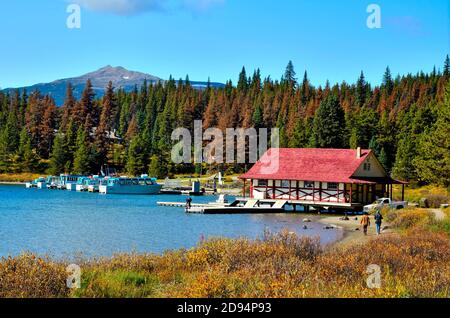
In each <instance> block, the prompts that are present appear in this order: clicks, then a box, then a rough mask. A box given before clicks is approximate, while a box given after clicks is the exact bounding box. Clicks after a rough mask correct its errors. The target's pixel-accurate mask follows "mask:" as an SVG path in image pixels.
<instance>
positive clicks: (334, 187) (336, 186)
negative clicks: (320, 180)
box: [328, 182, 339, 190]
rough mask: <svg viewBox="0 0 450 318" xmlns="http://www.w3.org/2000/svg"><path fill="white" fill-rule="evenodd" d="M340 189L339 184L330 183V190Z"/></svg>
mask: <svg viewBox="0 0 450 318" xmlns="http://www.w3.org/2000/svg"><path fill="white" fill-rule="evenodd" d="M338 188H339V184H337V183H336V182H328V190H337V189H338Z"/></svg>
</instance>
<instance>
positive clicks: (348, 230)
mask: <svg viewBox="0 0 450 318" xmlns="http://www.w3.org/2000/svg"><path fill="white" fill-rule="evenodd" d="M341 218H342V216H326V217H323V218H320V219H319V220H318V221H319V222H321V223H323V224H325V225H329V226H334V227H337V228H341V229H343V231H344V236H343V237H342V238H341V239H340V240H337V241H336V242H334V243H333V244H331V245H332V246H334V247H344V248H347V247H351V246H355V245H360V244H365V243H368V242H369V241H370V240H373V239H375V238H377V237H379V236H378V235H377V234H376V227H375V222H374V220H373V219H371V224H370V226H369V229H368V235H367V236H366V235H364V233H363V230H362V226H361V225H360V223H359V222H360V220H361V216H351V217H349V220H348V221H344V220H342V219H341ZM355 218H357V219H355ZM384 226H388V224H387V223H386V222H385V223H383V227H384ZM357 229H358V230H357ZM393 233H394V232H393V231H392V230H390V229H386V230H384V231H381V234H380V236H383V235H389V234H393Z"/></svg>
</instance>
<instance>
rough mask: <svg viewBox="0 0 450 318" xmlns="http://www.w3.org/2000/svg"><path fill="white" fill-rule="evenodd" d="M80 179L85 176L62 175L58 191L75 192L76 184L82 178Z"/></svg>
mask: <svg viewBox="0 0 450 318" xmlns="http://www.w3.org/2000/svg"><path fill="white" fill-rule="evenodd" d="M80 177H83V176H77V175H65V174H63V175H61V176H60V177H59V185H58V189H62V190H69V191H75V190H76V184H77V182H78V178H80Z"/></svg>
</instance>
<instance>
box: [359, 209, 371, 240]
mask: <svg viewBox="0 0 450 318" xmlns="http://www.w3.org/2000/svg"><path fill="white" fill-rule="evenodd" d="M361 225H362V226H363V229H364V235H367V229H368V228H369V226H370V218H369V214H368V213H364V215H363V217H362V218H361Z"/></svg>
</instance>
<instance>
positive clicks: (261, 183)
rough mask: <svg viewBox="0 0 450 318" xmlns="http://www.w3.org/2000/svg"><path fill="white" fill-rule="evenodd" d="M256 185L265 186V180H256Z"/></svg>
mask: <svg viewBox="0 0 450 318" xmlns="http://www.w3.org/2000/svg"><path fill="white" fill-rule="evenodd" d="M258 186H259V187H265V186H267V180H258Z"/></svg>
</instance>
